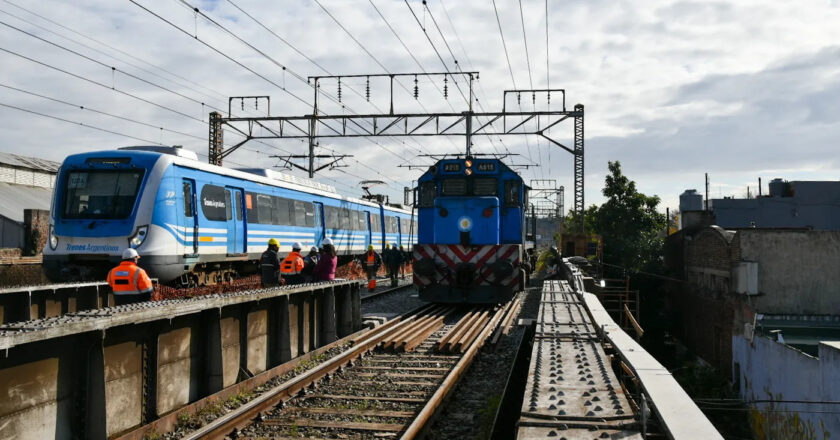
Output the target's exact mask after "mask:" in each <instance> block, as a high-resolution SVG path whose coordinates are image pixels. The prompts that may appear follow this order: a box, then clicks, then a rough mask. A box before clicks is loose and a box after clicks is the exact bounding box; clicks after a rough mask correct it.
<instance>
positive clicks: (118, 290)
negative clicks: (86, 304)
mask: <svg viewBox="0 0 840 440" xmlns="http://www.w3.org/2000/svg"><path fill="white" fill-rule="evenodd" d="M139 260H140V254H138V253H137V251H136V250H134V249H131V248H128V249H126V250H125V251H123V253H122V262H120V265H119V266H117V267H115V268H113V269H111V271H110V272H108V285H109V286H111V291H112V292H113V293H114V305H118V306H119V305H123V304H132V303H137V302H143V301H148V300H150V299H151V298H152V293H153V292H154V290H155V289H154V286H152V280H151V279H149V275H148V274H146V271H145V270H143V269H142V268H140V267H139V266H137V262H138V261H139Z"/></svg>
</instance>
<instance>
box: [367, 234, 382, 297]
mask: <svg viewBox="0 0 840 440" xmlns="http://www.w3.org/2000/svg"><path fill="white" fill-rule="evenodd" d="M362 264H363V265H364V267H365V272H366V273H367V279H368V291H370V292H373V290H374V289H376V272H377V271H378V270H379V266H381V265H382V257H380V256H379V254H378V253H376V251H375V250H373V245H372V244H371V245H368V250H367V252H366V253H365V255H364V257H363V260H362Z"/></svg>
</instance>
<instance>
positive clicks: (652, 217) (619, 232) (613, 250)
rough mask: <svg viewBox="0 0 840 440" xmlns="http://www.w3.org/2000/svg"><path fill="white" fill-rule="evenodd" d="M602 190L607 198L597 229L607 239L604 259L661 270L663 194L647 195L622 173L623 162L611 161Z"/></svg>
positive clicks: (599, 210)
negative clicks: (661, 210) (661, 201)
mask: <svg viewBox="0 0 840 440" xmlns="http://www.w3.org/2000/svg"><path fill="white" fill-rule="evenodd" d="M609 171H610V172H609V174H608V175H607V177H606V179H605V182H604V189H603V190H602V193H603V194H604V196H605V197H606V198H607V201H606V202H604V204H603V205H601V206H600V207H599V208H597V210H596V211H595V213H594V219H593V223H594V224H593V227H594V232H596V233H598V234H600V235H601V236H602V237H603V239H604V262H605V263H608V264H615V265H618V266H622V267H625V268H627V269H629V270H631V271H639V270H644V271H653V272H659V271H660V269H659V268H660V267H661V264H662V245H663V240H662V236H661V234H662V231H664V229H665V221H666V219H665V214H663V213H660V212H657V211H656V208H657V206H658V205H659V197H657V196H647V195H645V194H642V193H640V192H639V191H638V190H637V189H636V183H635V182H633V181H632V180H630V179H629V178H627V176H625V175H624V174H622V172H621V163H619V162H618V161H615V162H609Z"/></svg>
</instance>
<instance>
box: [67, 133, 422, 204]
mask: <svg viewBox="0 0 840 440" xmlns="http://www.w3.org/2000/svg"><path fill="white" fill-rule="evenodd" d="M114 153H116V154H118V155H120V156H147V157H153V156H157V157H158V158H159V160H165V161H167V162H168V163H171V164H176V165H180V166H183V167H187V168H193V169H197V170H201V171H206V172H209V173H214V174H219V175H223V176H228V177H234V178H237V179H242V180H248V181H251V182H256V183H262V184H265V185H271V186H277V187H280V188H285V189H292V190H295V191H301V192H305V193H309V194H313V195H319V196H323V197H330V198H334V199H339V200H344V201H347V202H352V203H357V204H359V205H365V206H370V207H379V205H378V204H376V203H371V202H369V201H367V200H362V199H357V198H354V197H347V196H343V195H341V194H339V193H337V192H336V191H335V187H332V186H330V185H325V184H322V183H320V182H316V181H314V180H310V179H305V178H301V177H297V176H290V175H287V174H283V173H279V172H277V171H274V170H264V169H253V168H251V169H245V170H237V169H232V168H225V167H220V166H217V165H212V164H209V163H205V162H201V161H199V160H198V156H197V155H196V154H195V152H192V151H190V150H184V149H183V148H174V147H166V146H158V145H155V146H148V147H147V146H134V147H124V148H120V149H117V150H99V151H92V152H89V153H79V154H73V155H70V156H67V158H65V159H64V160H65V162H66V161H68V160H72V159H86V158H89V157H101V156H102V155H103V154H114ZM189 153H192V154H189ZM268 176H271V177H268ZM279 176H285V177H284V178H277V177H279ZM383 208H384V209H386V210H388V211H394V212H400V213H403V214H409V215H410V214H411V212H410V211H407V210H404V209H398V208H394V207H390V206H388V205H383Z"/></svg>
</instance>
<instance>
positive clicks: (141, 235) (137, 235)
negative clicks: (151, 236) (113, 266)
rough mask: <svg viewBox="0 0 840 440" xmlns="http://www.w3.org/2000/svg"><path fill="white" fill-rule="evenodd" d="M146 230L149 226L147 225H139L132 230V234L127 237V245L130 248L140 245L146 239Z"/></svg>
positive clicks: (147, 230)
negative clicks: (135, 229)
mask: <svg viewBox="0 0 840 440" xmlns="http://www.w3.org/2000/svg"><path fill="white" fill-rule="evenodd" d="M148 232H149V226H148V225H146V226H139V227H138V228H137V231H135V232H134V235H132V236H131V237H130V238H129V239H128V245H129V246H130V247H132V248H135V249H136V248H138V247H140V245H141V244H143V242H144V241H146V235H147V234H148Z"/></svg>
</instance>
